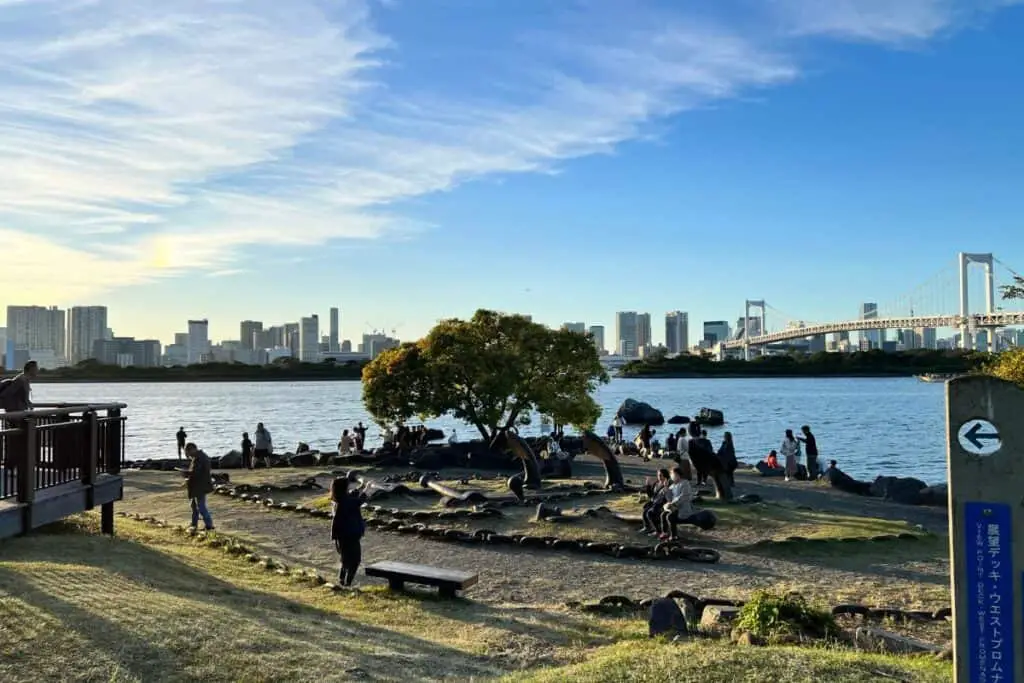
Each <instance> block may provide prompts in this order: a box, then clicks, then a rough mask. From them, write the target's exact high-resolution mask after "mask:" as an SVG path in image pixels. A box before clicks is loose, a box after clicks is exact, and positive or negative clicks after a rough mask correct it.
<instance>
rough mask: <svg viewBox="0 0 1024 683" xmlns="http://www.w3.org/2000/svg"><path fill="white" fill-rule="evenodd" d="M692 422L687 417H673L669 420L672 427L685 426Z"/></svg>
mask: <svg viewBox="0 0 1024 683" xmlns="http://www.w3.org/2000/svg"><path fill="white" fill-rule="evenodd" d="M689 421H690V418H688V417H686V416H685V415H673V416H672V417H670V418H669V419H668V423H669V424H670V425H684V424H686V423H687V422H689Z"/></svg>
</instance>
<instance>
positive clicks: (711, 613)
mask: <svg viewBox="0 0 1024 683" xmlns="http://www.w3.org/2000/svg"><path fill="white" fill-rule="evenodd" d="M739 613H740V608H739V607H727V606H724V605H708V606H707V607H705V608H704V613H703V614H701V617H700V625H701V628H704V629H707V630H709V631H711V630H714V629H716V628H720V627H722V626H728V625H729V624H731V623H732V622H734V621H736V617H737V615H739Z"/></svg>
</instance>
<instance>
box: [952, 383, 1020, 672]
mask: <svg viewBox="0 0 1024 683" xmlns="http://www.w3.org/2000/svg"><path fill="white" fill-rule="evenodd" d="M946 431H947V442H948V464H949V468H948V480H949V530H950V533H949V537H950V575H951V581H950V589H951V592H952V597H953V643H954V667H955V678H954V680H955V681H956V683H1014V682H1019V683H1024V533H1022V532H1024V390H1021V389H1019V388H1017V387H1016V386H1015V385H1013V384H1011V383H1009V382H1004V381H1002V380H999V379H995V378H992V377H986V376H969V377H963V378H959V379H954V380H951V381H950V382H948V383H947V384H946ZM1015 536H1016V538H1015ZM1016 540H1020V541H1021V542H1020V543H1016V542H1015V541H1016Z"/></svg>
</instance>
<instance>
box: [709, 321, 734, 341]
mask: <svg viewBox="0 0 1024 683" xmlns="http://www.w3.org/2000/svg"><path fill="white" fill-rule="evenodd" d="M728 340H729V322H728V321H727V320H708V321H705V323H704V342H705V343H706V344H720V343H721V342H724V341H728Z"/></svg>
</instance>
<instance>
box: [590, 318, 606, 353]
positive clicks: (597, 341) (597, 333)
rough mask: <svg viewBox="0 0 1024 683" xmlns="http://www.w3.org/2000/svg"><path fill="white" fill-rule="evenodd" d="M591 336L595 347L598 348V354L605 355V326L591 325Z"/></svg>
mask: <svg viewBox="0 0 1024 683" xmlns="http://www.w3.org/2000/svg"><path fill="white" fill-rule="evenodd" d="M590 336H591V337H593V338H594V346H595V347H597V352H598V354H603V353H604V352H605V348H604V325H591V326H590Z"/></svg>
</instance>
